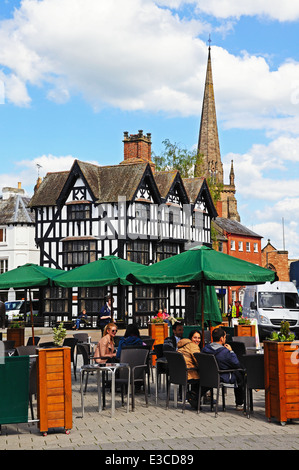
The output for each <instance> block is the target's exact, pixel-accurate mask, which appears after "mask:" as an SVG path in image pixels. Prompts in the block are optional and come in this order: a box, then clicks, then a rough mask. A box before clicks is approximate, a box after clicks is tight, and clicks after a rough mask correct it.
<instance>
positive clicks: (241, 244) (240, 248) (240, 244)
mask: <svg viewBox="0 0 299 470" xmlns="http://www.w3.org/2000/svg"><path fill="white" fill-rule="evenodd" d="M238 245H239V251H243V242H239V243H238Z"/></svg>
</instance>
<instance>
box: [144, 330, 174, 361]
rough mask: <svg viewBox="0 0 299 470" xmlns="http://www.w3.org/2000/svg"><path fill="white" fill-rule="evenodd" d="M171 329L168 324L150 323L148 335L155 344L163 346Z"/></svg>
mask: <svg viewBox="0 0 299 470" xmlns="http://www.w3.org/2000/svg"><path fill="white" fill-rule="evenodd" d="M168 330H169V327H168V323H149V325H148V334H149V336H151V337H152V338H153V339H154V340H155V342H154V345H155V344H163V343H164V340H165V338H167V337H168V336H169V332H168ZM152 364H153V366H154V365H155V364H156V356H153V357H152Z"/></svg>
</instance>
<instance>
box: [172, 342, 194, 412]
mask: <svg viewBox="0 0 299 470" xmlns="http://www.w3.org/2000/svg"><path fill="white" fill-rule="evenodd" d="M164 356H165V358H166V360H167V367H168V374H167V396H166V408H167V409H168V408H169V397H170V385H171V384H174V385H180V386H181V387H182V401H183V413H184V411H185V405H186V396H187V387H188V384H190V383H193V384H194V383H196V382H197V383H198V382H199V381H195V380H194V379H193V380H192V381H190V380H188V370H189V369H188V368H187V365H186V361H185V358H184V356H183V355H182V354H181V353H179V352H176V351H175V352H174V351H165V352H164ZM198 403H199V401H198Z"/></svg>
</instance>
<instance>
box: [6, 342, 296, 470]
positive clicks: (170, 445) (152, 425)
mask: <svg viewBox="0 0 299 470" xmlns="http://www.w3.org/2000/svg"><path fill="white" fill-rule="evenodd" d="M43 340H44V338H43ZM151 388H152V390H151V395H150V397H149V406H148V407H146V406H145V401H144V395H143V394H142V393H141V394H138V395H136V410H135V411H134V412H132V411H130V412H129V413H127V412H126V407H122V406H121V401H120V394H119V393H117V396H116V410H115V415H114V417H113V418H111V410H110V394H109V393H108V394H107V408H106V409H105V410H103V411H102V412H101V413H99V412H98V410H97V389H96V376H90V378H89V384H88V390H87V393H86V395H85V399H84V403H85V411H84V417H83V418H82V414H81V395H80V387H79V379H78V376H77V381H75V379H74V376H73V386H72V401H73V428H72V429H71V431H70V434H68V435H67V434H66V433H65V432H64V429H50V430H49V432H48V435H47V436H43V435H42V434H41V433H40V431H39V429H38V424H37V423H25V424H9V425H2V435H1V436H0V450H58V449H61V450H105V451H107V452H105V453H103V454H101V455H102V457H101V458H105V459H108V458H114V459H116V457H117V458H121V456H122V455H123V453H122V451H128V452H127V453H125V455H127V456H130V455H131V454H132V455H135V456H136V455H138V454H136V451H141V450H145V451H150V453H151V454H153V455H156V454H158V453H159V451H166V452H167V453H171V454H172V455H176V454H177V453H179V452H180V453H182V452H183V454H186V455H193V453H195V451H197V450H298V449H299V421H292V422H288V423H287V424H286V425H285V426H281V425H280V423H278V422H277V421H276V420H274V419H273V420H272V422H268V419H267V418H266V417H265V413H264V391H262V390H260V391H257V392H254V415H253V416H252V417H251V418H250V419H248V418H247V417H246V416H244V414H243V413H242V412H240V411H237V410H235V407H234V395H233V390H228V392H227V393H228V394H227V398H226V402H227V410H226V412H223V411H222V409H221V406H220V409H219V414H218V417H217V418H215V414H214V413H213V412H210V407H209V405H204V406H203V411H202V412H201V413H200V414H197V413H196V411H194V410H192V409H191V408H190V406H189V404H187V405H186V411H185V413H184V414H183V413H182V408H181V403H180V402H179V403H178V408H174V406H173V402H171V403H170V408H169V409H168V410H166V407H165V398H166V396H165V391H164V390H163V389H162V390H161V391H160V393H159V401H158V404H156V403H155V385H154V383H152V384H151ZM29 417H31V415H30V413H29ZM108 451H113V452H112V454H111V453H109V452H108ZM115 451H119V452H116V453H115ZM130 451H134V452H131V453H130ZM186 451H187V452H186ZM195 454H196V453H195ZM111 455H112V457H111ZM109 456H110V457H109ZM178 458H179V457H178ZM180 458H184V457H180ZM105 463H108V464H109V463H113V462H112V461H111V462H105ZM115 463H117V462H115V461H114V464H115ZM147 463H148V462H147ZM154 463H158V462H154ZM172 463H175V462H172ZM181 463H184V462H181ZM139 464H140V462H139ZM133 466H134V463H133ZM136 466H137V465H136Z"/></svg>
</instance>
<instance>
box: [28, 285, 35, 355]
mask: <svg viewBox="0 0 299 470" xmlns="http://www.w3.org/2000/svg"><path fill="white" fill-rule="evenodd" d="M29 301H30V317H31V330H32V344H33V346H35V341H34V323H33V311H32V300H31V290H30V289H29Z"/></svg>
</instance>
